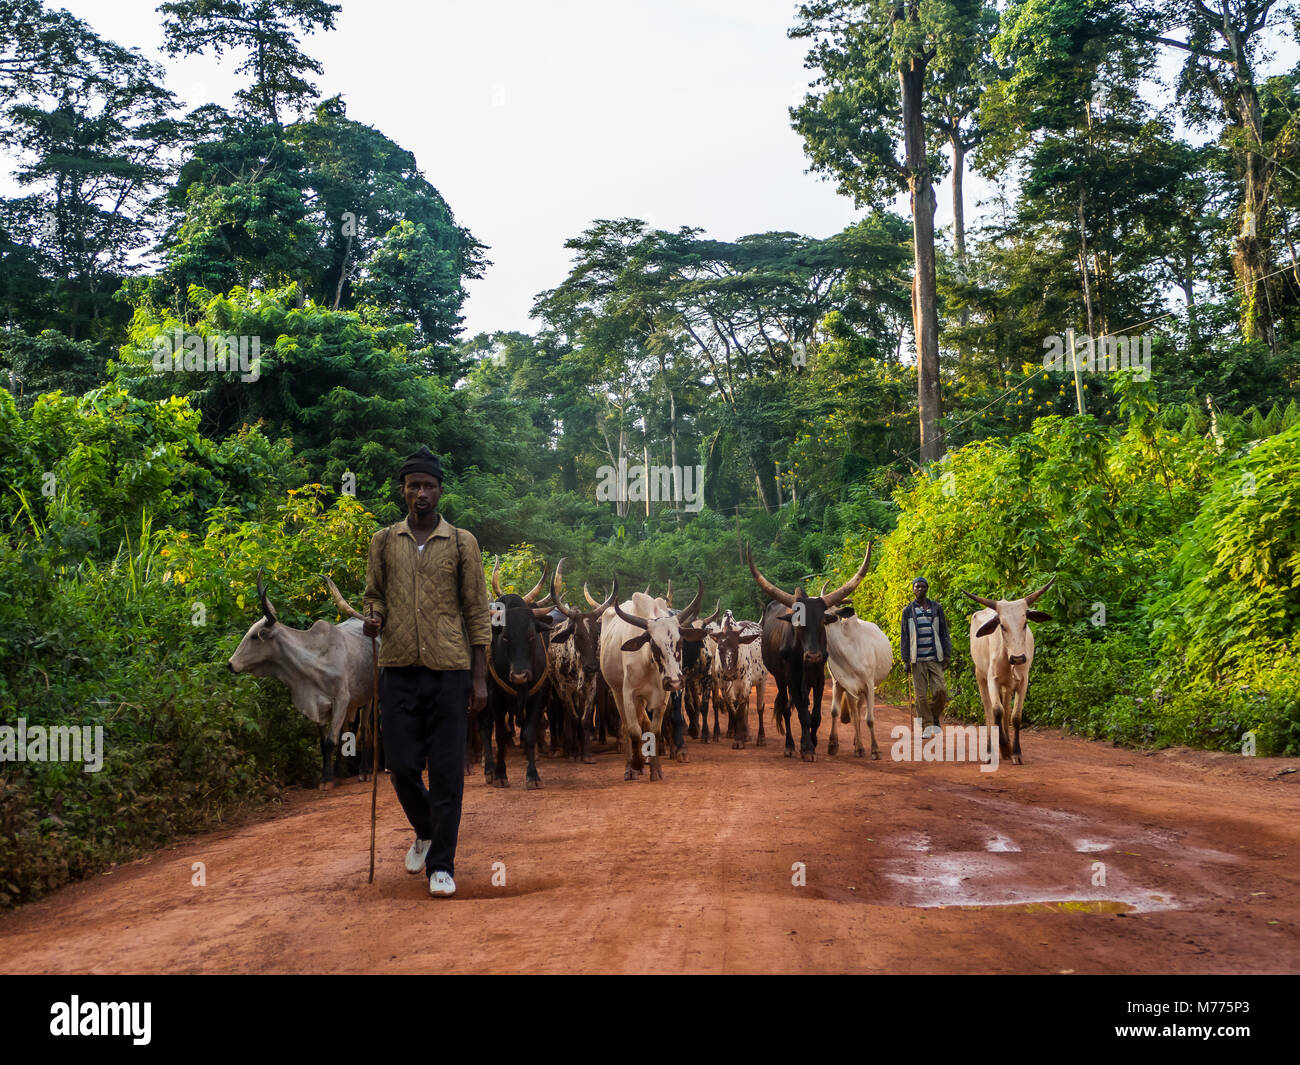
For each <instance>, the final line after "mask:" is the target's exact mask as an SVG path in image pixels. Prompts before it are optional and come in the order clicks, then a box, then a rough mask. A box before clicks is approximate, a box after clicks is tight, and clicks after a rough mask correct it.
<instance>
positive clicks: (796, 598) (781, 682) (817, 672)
mask: <svg viewBox="0 0 1300 1065" xmlns="http://www.w3.org/2000/svg"><path fill="white" fill-rule="evenodd" d="M745 558H746V559H747V560H748V562H749V571H750V573H752V574H753V575H754V580H755V582H756V583H757V584H758V586H759V587H760V588H761V589H762V590H763V591H764V592H766V593H767V594H768V595H769V596H771V597H772V599H773V600H775V602H771V603H768V604H767V607H766V609H765V610H764V611H763V641H762V644H761V646H762V648H763V665H764V666H766V667H767V671H768V672H769V673H771V674H772V677H773V678H774V679H775V680H776V702H775V704H774V705H773V707H772V713H773V715H775V716H776V717H778V718H779V719H780V720H781V721H782V722H783V723H784V726H785V730H784V731H785V756H786V757H787V758H793V757H794V736H793V735H791V732H790V704H791V702H793V703H794V707H795V709H796V710H797V711H798V712H799V730H800V734H799V757H800V758H802V759H803V760H804V761H805V762H813V761H816V759H817V729H818V728H819V727H820V726H821V723H822V688H823V687H824V685H825V683H826V673H825V670H826V626H827V625H830V624H832V623H834V622H836V621H839V619H840V616H839V614H838V613H837V612H835V611H834V610H832V609H831V608H832V607H835V606H838V605H839V604H840V602H841V601H843V600H844V599H847V598H848V597H849V596H850V595H852V594H853V592H854V590H855V589H856V588H857V586H858V584H859V583H861V581H862V578H863V577H865V576H866V574H867V569H868V567H870V565H871V545H870V544H868V545H867V554H866V557H865V558H864V559H863V560H862V565H861V566H860V567H859V568H858V572H857V573H855V574H854V575H853V576H852V577H851V578H849V581H848V583H847V584H845V585H843V586H842V587H840V588H837V589H835V591H833V592H831V593H830V594H829V595H820V596H809V595H808V593H807V592H805V591H804V589H803V585H799V586H798V587H797V588H795V590H794V592H793V593H791V592H787V591H784V590H782V589H781V588H778V587H777V586H776V585H775V584H773V583H772V582H771V581H769V580H768V579H767V578H766V577H764V576H763V575H762V574H761V573H759V572H758V567H756V566H755V565H754V557H753V555H752V554H751V553H750V550H749V548H748V547H746V548H745ZM787 690H788V692H789V694H787ZM810 694H811V695H812V712H811V713H809V710H808V697H809V695H810Z"/></svg>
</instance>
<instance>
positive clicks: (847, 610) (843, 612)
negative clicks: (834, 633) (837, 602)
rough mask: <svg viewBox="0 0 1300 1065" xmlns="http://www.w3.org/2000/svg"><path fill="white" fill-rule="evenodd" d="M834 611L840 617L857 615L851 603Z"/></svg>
mask: <svg viewBox="0 0 1300 1065" xmlns="http://www.w3.org/2000/svg"><path fill="white" fill-rule="evenodd" d="M836 613H837V614H839V616H840V617H842V618H855V617H857V616H858V612H857V611H856V610H854V609H853V605H852V604H851V603H850V604H849V605H848V606H842V607H840V608H839V610H837V611H836Z"/></svg>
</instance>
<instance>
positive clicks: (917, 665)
mask: <svg viewBox="0 0 1300 1065" xmlns="http://www.w3.org/2000/svg"><path fill="white" fill-rule="evenodd" d="M929 591H930V582H929V581H927V580H926V579H925V578H924V577H917V578H916V580H914V581H913V582H912V595H913V597H914V598H913V599H912V601H911V602H910V603H908V604H907V606H905V607H903V634H902V640H901V643H900V650H901V652H902V656H903V669H904V671H905V672H908V673H911V674H912V679H913V684H914V685H915V689H916V714H917V717H919V718H920V719H921V724H922V726H923V727H922V731H921V736H922V738H923V739H929V738H930V737H931V736H933V735H934V733H935V732H936V731H938V730H939V728H940V722H939V715H940V714H941V713H942V712H943V708H944V705H945V704H946V703H947V701H948V689H947V687H945V685H944V683H943V664H944V663H945V662H947V661H950V660H951V659H952V640H951V639H950V638H949V636H948V619H947V617H946V616H945V615H944V612H943V607H942V606H940V605H939V604H938V603H937V602H935V601H934V600H933V599H931V598H929Z"/></svg>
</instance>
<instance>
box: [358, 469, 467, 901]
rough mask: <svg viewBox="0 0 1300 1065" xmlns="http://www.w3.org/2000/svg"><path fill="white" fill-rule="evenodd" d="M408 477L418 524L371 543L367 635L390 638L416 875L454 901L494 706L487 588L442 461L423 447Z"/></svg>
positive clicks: (382, 683)
mask: <svg viewBox="0 0 1300 1065" xmlns="http://www.w3.org/2000/svg"><path fill="white" fill-rule="evenodd" d="M397 473H398V480H399V482H400V483H401V487H402V498H403V499H404V500H405V501H406V509H407V514H406V518H405V519H404V520H403V521H399V522H397V524H395V525H390V526H389V527H388V528H386V529H380V530H379V531H378V532H377V533H375V535H374V536H373V537H372V538H371V540H370V557H369V559H368V561H367V564H366V596H365V607H364V609H365V612H366V614H367V618H366V622H365V633H366V635H367V636H378V635H379V633H380V632H381V631H382V632H383V635H384V639H383V643H382V644H381V645H380V650H379V665H380V666H381V667H382V672H381V673H380V678H379V706H380V712H381V714H382V716H383V722H382V724H383V737H384V756H385V758H386V759H387V762H388V768H389V771H390V773H391V776H392V781H393V789H394V790H395V791H396V792H397V799H398V801H399V802H400V803H401V804H402V810H403V811H404V812H405V813H406V819H407V820H408V821H410V823H411V827H412V828H413V829H414V830H415V842H414V843H413V844H412V845H411V849H410V850H409V851H408V852H407V855H406V869H407V871H408V872H411V873H419V872H423V873H424V874H425V875H426V876H427V877H428V878H429V893H430V894H431V895H434V896H442V897H449V896H451V895H454V894H455V893H456V882H455V880H453V879H452V877H453V875H454V873H455V862H456V839H457V836H458V834H459V832H460V810H461V797H462V793H463V791H464V787H465V736H466V730H467V727H468V717H469V713H470V711H471V710H474V711H477V710H482V709H483V707H484V706H485V705H486V703H487V647H488V644H489V643H490V642H491V637H492V630H491V626H490V624H489V618H488V600H487V585H486V584H485V582H484V580H483V561H482V556H481V555H480V553H479V547H478V541H477V540H475V539H474V537H473V535H472V534H470V533H468V532H466V531H465V530H464V529H457V528H456V527H455V526H453V525H451V524H450V523H448V522H447V520H446V519H445V518H443V517H441V516H440V515H439V514H438V500H439V499H440V498H441V496H442V461H441V459H439V458H438V456H437V455H434V454H432V453H431V452H430V451H429V449H428V448H424V447H422V448H420V450H419V451H417V452H415V454H413V455H411V456H410V457H408V458H407V460H406V461H405V462H404V463H402V465H401V468H400V469H399V470H398V471H397ZM372 612H373V616H371V615H372ZM426 766H427V767H428V770H429V784H428V787H425V784H424V770H425V767H426Z"/></svg>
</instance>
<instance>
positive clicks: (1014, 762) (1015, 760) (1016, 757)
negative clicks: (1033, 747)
mask: <svg viewBox="0 0 1300 1065" xmlns="http://www.w3.org/2000/svg"><path fill="white" fill-rule="evenodd" d="M1011 764H1012V765H1024V764H1025V763H1024V762H1022V761H1021V760H1020V755H1018V754H1013V755H1012V756H1011Z"/></svg>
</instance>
